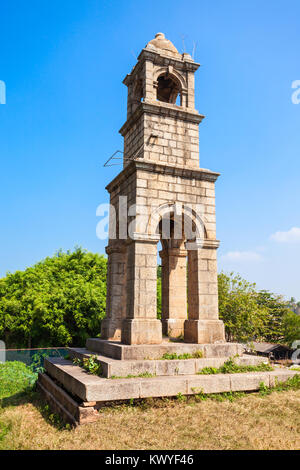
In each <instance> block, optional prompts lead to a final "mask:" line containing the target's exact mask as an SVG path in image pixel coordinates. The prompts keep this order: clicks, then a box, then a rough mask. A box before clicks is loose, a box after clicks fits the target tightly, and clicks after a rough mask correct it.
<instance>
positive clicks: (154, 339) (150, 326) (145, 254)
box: [121, 236, 162, 344]
mask: <svg viewBox="0 0 300 470" xmlns="http://www.w3.org/2000/svg"><path fill="white" fill-rule="evenodd" d="M126 290H127V302H126V319H125V320H123V323H122V337H121V341H122V343H124V344H159V343H161V341H162V327H161V322H160V320H158V319H157V239H151V238H146V236H145V238H144V239H134V240H128V246H127V284H126Z"/></svg>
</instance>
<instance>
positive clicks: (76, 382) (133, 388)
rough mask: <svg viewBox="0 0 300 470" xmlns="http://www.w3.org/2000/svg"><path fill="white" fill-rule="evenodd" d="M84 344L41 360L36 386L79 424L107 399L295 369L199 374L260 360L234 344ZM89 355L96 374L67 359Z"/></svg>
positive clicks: (187, 391)
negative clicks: (42, 368)
mask: <svg viewBox="0 0 300 470" xmlns="http://www.w3.org/2000/svg"><path fill="white" fill-rule="evenodd" d="M87 347H88V348H69V354H70V360H67V359H62V358H48V359H45V373H44V374H40V375H39V379H38V383H37V385H38V388H39V390H40V391H41V392H42V393H43V394H44V396H45V398H46V400H47V401H48V403H49V404H50V406H51V408H52V409H53V410H54V411H55V412H56V413H58V414H60V415H61V416H62V418H63V419H64V421H66V422H68V423H70V424H72V425H77V424H84V423H89V422H92V421H94V420H95V419H97V418H98V417H99V413H98V410H99V409H100V408H101V407H103V406H104V405H107V404H109V403H111V402H116V401H117V402H118V401H124V400H125V401H126V400H130V399H143V398H148V397H175V396H177V395H178V394H181V395H195V394H199V393H201V392H203V393H222V392H230V391H254V390H258V389H259V386H260V383H262V382H263V383H264V384H265V385H266V386H272V385H274V384H275V381H276V378H277V380H278V382H284V381H286V380H287V379H288V378H289V377H292V376H293V375H295V374H296V373H297V372H296V371H290V370H287V369H278V370H275V371H273V372H251V373H238V374H211V375H201V374H199V372H200V371H201V369H203V368H204V367H215V368H218V367H220V366H221V365H222V364H224V362H226V361H227V360H228V359H229V357H234V360H235V362H236V363H237V364H239V365H257V364H259V363H261V362H264V361H265V360H266V359H265V358H263V357H258V356H250V355H246V354H243V347H242V345H239V344H234V343H216V344H202V345H199V344H187V343H181V342H176V343H175V342H171V341H169V340H165V341H163V342H162V343H161V344H159V345H135V346H129V345H124V344H121V343H120V342H117V341H105V340H100V339H89V340H87ZM166 353H168V354H172V353H176V354H177V355H182V354H186V353H187V354H190V355H194V357H192V358H190V359H162V357H163V355H164V354H166ZM91 355H93V356H96V360H97V361H98V362H99V363H100V364H101V377H100V376H97V375H92V374H89V373H87V372H86V371H85V370H84V369H83V368H82V367H80V366H78V365H75V364H74V363H73V358H74V357H76V358H79V359H81V360H82V359H84V358H88V357H90V356H91Z"/></svg>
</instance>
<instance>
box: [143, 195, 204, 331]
mask: <svg viewBox="0 0 300 470" xmlns="http://www.w3.org/2000/svg"><path fill="white" fill-rule="evenodd" d="M149 224H150V225H149V226H148V227H149V229H150V228H152V229H154V233H156V234H157V235H158V234H159V236H160V241H159V242H158V244H157V247H158V253H157V255H158V256H157V318H158V319H160V320H161V322H162V331H163V335H165V336H169V337H171V338H174V339H175V338H176V339H182V338H183V335H184V323H185V321H186V320H188V312H189V308H188V307H189V305H188V304H189V303H191V308H192V307H193V305H192V304H193V303H194V301H195V295H196V294H197V292H196V291H197V285H196V284H195V283H196V278H197V269H198V268H197V262H198V261H197V252H198V249H199V246H200V245H201V243H200V245H199V241H201V240H204V239H205V238H207V234H206V230H205V227H204V224H203V222H202V219H201V218H200V217H199V216H197V214H196V212H195V211H194V210H193V209H192V208H191V207H189V206H186V205H183V206H182V208H181V210H180V207H179V206H178V205H169V204H164V205H163V206H160V208H158V209H157V212H156V213H155V214H153V219H152V223H151V222H150V221H149ZM150 231H151V230H150ZM152 233H153V232H152Z"/></svg>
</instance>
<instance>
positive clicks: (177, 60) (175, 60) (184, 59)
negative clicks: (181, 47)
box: [123, 48, 200, 86]
mask: <svg viewBox="0 0 300 470" xmlns="http://www.w3.org/2000/svg"><path fill="white" fill-rule="evenodd" d="M146 60H149V61H151V62H153V63H154V64H155V65H173V66H174V67H176V69H177V70H187V71H190V72H196V70H198V68H199V67H200V64H198V63H197V62H194V61H193V60H192V58H190V57H189V56H188V54H185V53H184V54H178V56H177V55H176V56H175V55H169V54H164V53H163V52H162V51H161V50H160V51H159V52H158V51H154V50H151V49H147V48H144V49H142V51H141V53H140V55H139V56H138V62H137V63H136V65H135V66H134V67H133V68H132V70H131V72H130V73H128V74H127V75H126V77H125V78H124V80H123V83H124V85H126V86H128V85H129V84H130V82H131V80H132V77H133V76H134V75H135V74H136V72H137V71H138V70H139V69H140V68H141V67H142V65H143V64H144V62H145V61H146Z"/></svg>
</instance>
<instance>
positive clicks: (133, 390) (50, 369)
mask: <svg viewBox="0 0 300 470" xmlns="http://www.w3.org/2000/svg"><path fill="white" fill-rule="evenodd" d="M45 368H46V372H47V375H49V376H50V378H52V379H55V380H56V381H57V382H59V384H60V385H61V386H62V387H63V388H64V389H65V391H67V392H68V393H70V394H71V395H72V396H73V397H77V398H78V399H79V400H81V401H83V402H97V403H99V402H110V401H116V400H129V399H137V398H147V397H172V396H176V395H178V394H182V395H193V394H199V393H201V392H203V393H222V392H230V391H254V390H258V389H259V387H260V384H261V383H264V384H265V385H266V386H267V387H269V386H273V385H275V383H276V381H277V382H285V381H286V380H287V379H288V378H290V377H293V376H294V375H295V374H297V373H298V372H297V371H292V370H287V369H277V370H274V371H272V372H249V373H238V374H214V375H196V374H194V375H181V376H169V377H166V376H158V377H151V378H141V377H139V378H131V379H128V378H127V379H126V378H125V379H107V378H101V377H98V376H94V375H91V374H88V373H87V372H85V371H84V370H83V369H82V368H81V367H78V366H75V365H74V364H73V363H72V362H71V361H68V360H66V359H62V358H49V359H45Z"/></svg>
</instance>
